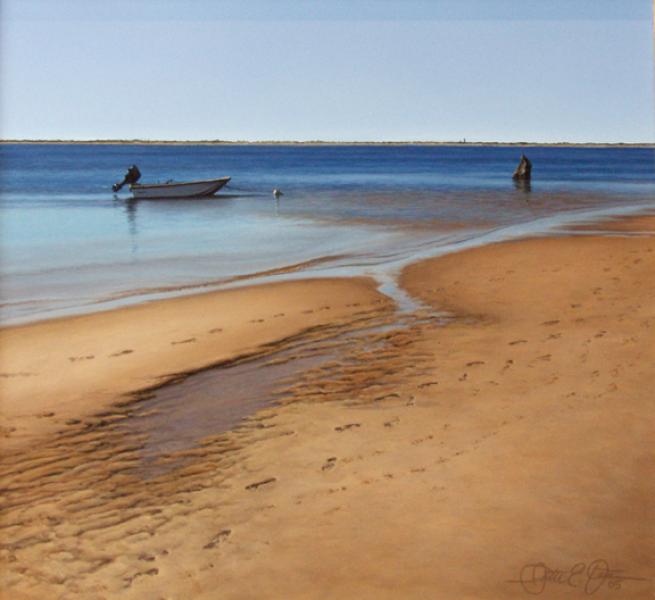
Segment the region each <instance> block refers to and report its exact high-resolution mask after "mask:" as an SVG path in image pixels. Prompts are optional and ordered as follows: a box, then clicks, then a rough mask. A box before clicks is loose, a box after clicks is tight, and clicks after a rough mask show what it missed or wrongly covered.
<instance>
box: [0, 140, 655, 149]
mask: <svg viewBox="0 0 655 600" xmlns="http://www.w3.org/2000/svg"><path fill="white" fill-rule="evenodd" d="M7 144H26V145H35V144H42V145H45V144H50V145H80V146H84V145H86V146H118V145H133V146H460V147H468V146H473V147H508V148H515V147H521V148H531V147H554V148H655V142H652V143H640V142H613V143H604V142H462V141H459V142H454V141H453V142H435V141H405V142H366V141H361V142H328V141H321V140H312V141H293V140H286V141H285V140H281V141H275V140H270V141H257V142H253V141H247V140H237V141H231V140H138V139H137V140H0V145H7Z"/></svg>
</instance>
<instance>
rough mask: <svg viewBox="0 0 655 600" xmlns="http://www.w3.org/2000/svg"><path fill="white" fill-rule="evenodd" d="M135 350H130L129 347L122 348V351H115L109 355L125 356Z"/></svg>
mask: <svg viewBox="0 0 655 600" xmlns="http://www.w3.org/2000/svg"><path fill="white" fill-rule="evenodd" d="M132 352H134V350H130V349H129V348H128V349H127V350H121V351H120V352H114V353H113V354H110V355H109V357H110V358H113V357H115V356H125V355H126V354H132Z"/></svg>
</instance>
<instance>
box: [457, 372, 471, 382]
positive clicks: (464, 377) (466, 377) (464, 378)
mask: <svg viewBox="0 0 655 600" xmlns="http://www.w3.org/2000/svg"><path fill="white" fill-rule="evenodd" d="M468 376H469V375H468V373H462V376H461V377H460V378H459V380H460V381H466V380H467V379H468Z"/></svg>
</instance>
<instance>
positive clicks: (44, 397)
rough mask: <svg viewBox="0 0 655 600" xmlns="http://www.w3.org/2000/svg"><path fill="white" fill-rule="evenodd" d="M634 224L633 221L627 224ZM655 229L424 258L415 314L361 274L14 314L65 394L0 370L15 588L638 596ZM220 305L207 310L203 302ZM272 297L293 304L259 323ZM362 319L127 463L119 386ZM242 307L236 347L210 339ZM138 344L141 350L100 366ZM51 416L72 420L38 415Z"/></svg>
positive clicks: (653, 352) (9, 573)
mask: <svg viewBox="0 0 655 600" xmlns="http://www.w3.org/2000/svg"><path fill="white" fill-rule="evenodd" d="M626 223H628V224H630V225H629V227H628V229H629V230H636V231H640V232H641V233H642V235H640V236H631V237H626V236H625V235H624V234H625V230H624V229H625V227H626V225H625V224H626ZM654 229H655V218H653V217H642V218H637V219H631V220H625V221H622V224H621V226H620V231H619V232H618V235H617V236H615V237H613V236H595V235H589V236H575V237H573V236H571V237H569V236H563V237H555V238H539V239H527V240H521V241H514V242H504V243H499V244H494V245H490V246H485V247H482V248H476V249H472V250H467V251H464V252H461V253H458V254H453V255H448V256H445V257H440V258H437V259H432V260H428V261H424V262H421V263H418V264H415V265H412V266H410V267H408V268H406V269H405V270H404V272H403V274H402V277H401V283H402V285H403V286H404V287H405V288H406V289H407V290H408V291H409V292H410V293H411V294H412V295H414V296H415V297H417V298H419V299H421V300H422V301H423V302H424V303H425V305H426V306H425V308H424V309H421V310H419V311H417V312H416V313H415V314H413V315H406V316H405V317H403V318H402V319H401V321H397V320H396V318H395V317H394V316H393V315H392V314H391V311H390V306H389V303H388V302H385V301H384V300H382V297H381V296H379V295H378V294H377V293H376V292H375V289H374V286H373V285H372V283H371V282H369V281H367V280H355V281H346V280H337V281H323V282H320V281H319V282H306V283H304V284H300V283H299V282H291V283H285V284H276V285H278V286H280V287H279V288H278V289H277V291H275V289H276V288H275V286H273V287H271V286H262V287H258V288H254V287H253V288H248V289H249V292H248V294H251V293H252V296H251V297H248V298H247V302H245V298H246V297H245V296H239V295H236V296H233V297H231V298H228V297H226V296H223V297H222V298H223V300H221V299H220V298H221V296H220V295H211V296H210V295H206V296H203V297H200V296H195V297H192V298H183V299H176V300H174V301H166V302H163V303H153V305H145V306H143V307H135V308H130V309H123V310H121V311H112V312H111V313H104V314H103V315H102V316H97V315H92V316H89V317H79V318H77V319H79V320H75V319H66V320H61V321H56V322H52V323H49V324H40V325H34V326H25V327H21V328H12V329H6V330H4V331H2V336H3V338H2V339H1V340H0V342H2V346H3V348H4V352H5V354H4V355H3V359H2V363H3V371H7V373H14V374H16V373H28V372H37V371H38V372H44V373H47V375H48V377H47V378H46V379H49V378H51V377H52V378H54V382H55V383H54V384H53V385H55V384H56V386H58V387H56V393H55V391H54V390H53V389H50V390H48V389H47V388H48V387H49V384H47V383H45V379H44V383H41V384H38V385H37V380H36V379H35V378H34V377H33V376H29V377H28V376H18V375H16V376H11V377H3V380H2V381H3V383H2V385H3V388H4V389H3V419H4V420H5V423H4V426H5V427H8V428H9V429H10V428H11V427H16V430H15V431H13V432H12V431H10V430H8V431H7V433H8V434H9V435H10V437H9V438H7V442H11V441H12V440H14V442H13V444H14V445H13V446H9V445H7V446H6V448H7V452H5V453H4V454H5V456H4V457H3V464H2V470H3V474H2V479H3V483H4V486H3V487H4V491H3V512H2V522H1V526H2V539H3V543H2V549H1V550H0V559H1V560H2V571H3V579H4V584H5V585H4V594H5V595H4V596H3V597H6V598H44V597H50V598H78V597H83V598H148V599H149V598H153V599H160V598H166V599H182V598H201V599H202V598H207V599H209V598H212V599H213V598H216V597H220V598H358V599H359V598H376V599H377V598H444V599H450V598H476V599H477V598H489V599H496V598H525V597H526V596H527V595H528V591H531V592H535V591H537V592H538V591H540V589H541V588H540V586H541V585H542V584H545V589H544V590H543V597H548V598H582V597H586V593H585V586H588V587H587V588H586V591H587V592H588V591H590V590H591V589H593V590H594V591H595V593H594V597H597V598H610V597H611V598H617V597H619V595H620V596H622V597H630V598H649V597H652V594H653V578H652V573H653V567H655V564H654V563H655V561H654V560H653V557H654V556H655V544H654V542H653V539H654V538H653V535H652V527H653V522H655V514H653V513H654V509H653V503H652V498H653V495H654V492H655V479H654V478H653V476H652V474H653V467H654V466H655V461H654V460H653V441H652V440H653V439H655V438H654V436H653V433H654V432H653V425H652V424H653V402H652V400H653V392H652V389H651V388H652V383H653V381H654V380H655V367H654V365H655V303H654V302H653V299H654V298H655V278H654V277H653V274H654V268H655V239H654V238H653V236H652V235H649V234H648V232H650V231H653V230H654ZM285 286H290V287H288V290H287V291H289V292H291V290H294V291H293V293H289V294H287V293H284V294H283V293H282V292H281V288H284V289H285V290H286V289H287V288H286V287H285ZM297 286H300V287H297ZM339 286H341V287H339ZM271 290H274V291H273V292H271ZM228 293H231V292H222V294H228ZM238 293H239V292H236V291H235V294H238ZM210 297H211V298H212V302H217V303H219V304H220V310H219V305H216V306H214V305H212V307H213V309H212V310H210V311H209V312H205V310H204V309H203V308H202V307H206V306H207V304H206V302H207V301H208V298H210ZM199 298H200V299H199ZM223 302H224V304H221V303H223ZM235 302H236V303H238V306H236V307H235V306H234V305H235ZM183 303H188V304H183ZM193 303H198V304H193ZM327 305H329V306H330V307H331V308H330V309H329V310H328V309H325V310H322V311H321V310H320V308H321V307H322V306H327ZM355 305H359V306H355ZM443 310H447V311H449V313H450V315H451V316H450V318H449V319H447V320H446V321H445V322H444V319H443V317H442V316H441V311H443ZM130 311H131V312H130ZM230 311H234V312H230ZM305 311H314V312H305ZM317 311H318V312H317ZM281 312H284V313H285V315H290V314H293V315H295V316H294V318H293V319H290V323H289V324H288V325H287V326H286V328H284V327H281V326H280V328H278V327H277V326H276V328H275V329H273V328H271V329H266V328H268V327H272V326H271V325H270V323H271V322H274V321H273V320H274V319H275V318H276V317H275V315H276V314H280V313H281ZM149 315H156V316H149ZM181 315H186V316H185V317H181ZM93 318H97V319H99V320H98V321H95V322H94V323H93V329H92V331H91V330H89V329H88V322H86V323H85V321H84V319H93ZM223 318H224V320H222V319H223ZM278 318H279V319H282V317H278ZM149 319H150V320H149ZM258 319H264V320H263V321H262V322H258ZM355 320H358V321H362V320H365V321H367V322H368V323H369V325H370V328H369V329H368V330H363V331H362V332H361V333H360V334H359V335H357V336H355V337H352V338H348V339H346V340H345V341H344V342H343V343H342V345H340V346H339V348H338V352H339V354H338V358H336V359H335V358H332V359H330V360H328V361H327V362H322V363H320V364H317V365H315V366H313V367H311V368H308V369H307V370H306V371H304V372H303V373H302V374H300V375H298V374H295V375H294V376H293V377H291V378H289V380H288V381H286V383H285V385H284V386H283V387H282V388H280V389H279V390H277V391H278V396H277V397H278V398H279V400H280V402H279V405H276V406H272V407H268V408H265V409H263V410H260V411H259V412H257V413H256V414H255V415H253V416H252V417H251V418H250V419H248V420H246V421H245V422H244V423H243V424H242V425H241V426H239V427H237V428H235V429H232V430H231V431H227V432H223V433H220V434H218V435H215V436H205V437H204V438H203V440H202V441H201V442H200V443H199V444H198V445H197V446H195V447H192V448H188V449H187V450H184V451H182V452H178V453H177V454H176V455H175V456H170V457H168V458H169V459H179V458H180V454H182V455H184V458H185V462H184V464H183V465H182V466H179V467H176V468H174V469H171V470H168V471H166V472H163V473H159V474H156V475H155V476H151V477H148V478H144V477H142V476H141V475H139V473H138V466H139V465H140V460H141V454H140V453H141V451H142V449H143V446H144V444H145V439H143V437H139V435H134V434H132V435H127V434H126V432H125V429H124V428H123V427H122V426H121V424H122V423H123V422H124V421H125V420H129V419H135V418H145V417H146V415H140V416H137V415H136V413H134V412H130V411H132V410H133V406H132V405H131V404H130V403H129V402H126V403H124V404H123V405H120V404H119V405H117V404H116V403H115V402H116V396H117V395H122V396H121V397H122V398H125V394H126V393H127V392H128V391H131V390H133V389H135V387H139V388H143V387H148V386H152V385H156V384H157V382H158V381H161V379H162V378H165V377H170V376H171V375H172V373H179V372H181V371H184V370H189V369H198V368H202V367H203V366H207V365H208V364H211V363H214V362H218V361H220V360H222V359H223V358H226V357H228V356H234V353H235V352H237V353H244V352H249V351H253V350H254V351H256V347H257V345H258V344H261V343H269V344H270V343H273V344H274V343H278V341H279V340H280V339H281V338H282V337H289V336H293V335H296V334H298V333H299V332H301V331H303V330H307V329H310V328H311V327H319V329H318V330H317V329H314V330H310V331H309V332H308V335H309V336H310V337H309V339H308V345H306V346H303V349H302V353H306V352H311V351H312V344H316V345H321V344H324V345H325V344H328V343H330V342H329V339H328V338H325V336H323V335H322V333H321V330H320V326H331V325H332V324H337V325H340V326H342V327H346V328H348V327H353V326H354V325H349V324H348V323H349V322H353V321H355ZM71 323H73V324H74V325H75V327H72V326H71ZM101 323H106V325H102V327H108V328H109V329H107V330H105V329H102V328H101ZM128 323H129V324H130V325H129V326H130V329H129V332H128V331H127V330H126V327H127V324H128ZM110 324H112V325H111V327H114V329H113V330H112V329H111V327H110ZM162 324H164V325H162ZM235 324H236V325H238V326H236V330H235V332H234V334H233V335H234V337H233V338H232V339H231V344H232V346H229V345H225V346H224V345H223V342H215V341H214V340H215V339H217V338H214V337H212V336H213V335H215V334H210V333H209V331H210V330H211V329H221V328H222V329H224V331H223V332H222V334H227V332H228V328H229V327H230V326H235ZM30 327H33V329H30ZM257 327H261V328H262V330H263V332H261V335H259V334H257V335H256V334H254V333H251V332H255V331H259V330H258V329H257ZM39 328H45V329H41V332H40V333H39V332H38V329H39ZM110 331H113V332H114V333H113V335H111V334H110ZM35 332H36V333H35ZM76 332H77V333H76ZM246 332H247V333H246ZM258 335H259V336H258ZM30 336H33V337H31V338H30ZM76 336H77V337H76ZM192 339H193V341H189V340H192ZM43 340H50V342H48V343H49V344H51V345H50V346H48V345H47V344H46V343H45V342H44V341H43ZM57 340H58V342H57ZM92 342H93V343H95V344H96V345H95V346H92V345H91V344H92ZM9 344H13V345H14V348H18V349H19V350H20V349H22V350H21V352H22V354H21V352H18V355H19V356H23V361H27V362H20V360H19V358H16V357H15V356H14V354H15V353H14V352H12V353H11V354H8V353H7V348H9V347H11V346H10V345H9ZM21 344H22V346H21ZM35 347H38V348H39V351H37V352H34V348H35ZM155 349H156V351H155ZM164 349H165V351H164ZM235 349H236V350H235ZM55 350H56V353H55ZM124 350H133V353H132V354H126V355H121V354H119V353H120V352H122V351H124ZM137 351H138V352H137ZM182 351H184V354H181V352H182ZM230 351H231V354H230ZM32 352H34V354H35V357H34V359H33V360H34V362H29V361H28V357H29V356H30V355H31V353H32ZM187 352H188V354H186V353H187ZM51 353H55V354H56V356H52V357H51V356H50V355H51ZM112 354H114V355H115V356H112ZM141 354H143V356H142V357H141V358H137V357H138V355H141ZM91 355H93V357H94V358H93V359H89V358H86V357H88V356H91ZM130 357H132V358H131V359H134V360H135V361H136V360H138V361H141V362H139V363H138V368H137V367H136V366H135V367H133V368H134V370H131V368H128V367H125V368H124V370H123V371H120V377H119V376H118V371H114V370H113V369H114V367H112V368H111V369H109V366H108V365H110V364H111V365H113V364H114V363H113V362H110V361H119V360H122V359H126V358H130ZM182 357H183V358H182ZM222 357H223V358H222ZM71 358H74V359H75V360H71ZM99 359H102V361H103V362H104V364H105V365H106V366H105V367H102V365H100V364H99V363H100V360H99ZM9 360H14V361H15V362H14V363H13V364H10V365H8V361H9ZM96 360H98V363H94V361H96ZM91 364H97V365H99V366H96V367H91V366H90V365H91ZM135 364H137V363H135ZM64 368H65V370H64ZM77 368H80V372H79V373H78V372H77V371H75V369H77ZM91 368H94V369H96V370H97V373H95V374H94V373H87V374H86V375H85V374H84V373H83V371H82V369H91ZM46 369H49V370H46ZM60 370H61V373H60V376H58V377H56V378H55V376H54V374H56V373H59V371H60ZM103 373H104V375H103ZM8 386H12V387H8ZM94 386H96V387H94ZM82 390H84V393H82ZM7 391H10V392H11V393H12V394H19V393H20V394H22V395H21V396H20V398H21V408H11V407H10V405H9V403H8V400H7V399H8V398H10V397H11V396H9V395H8V394H7V393H6V392H7ZM48 392H49V393H48ZM55 396H56V397H58V398H59V397H62V398H64V399H66V401H65V402H57V404H56V406H53V403H52V400H53V398H54V397H55ZM68 398H70V399H68ZM133 400H134V398H133ZM136 400H137V405H138V398H137V399H136ZM180 401H184V399H180ZM101 408H102V409H103V410H102V414H96V416H95V417H92V416H91V415H92V413H93V412H94V410H100V409H101ZM11 411H13V412H11ZM44 411H54V412H55V413H56V414H55V415H53V416H44V415H43V413H44ZM78 413H79V414H78ZM75 414H78V416H77V417H75V416H74V415H75ZM39 415H41V416H40V417H39ZM64 418H67V419H68V420H69V422H71V421H70V420H71V419H73V420H75V419H79V420H81V423H78V424H74V423H72V424H70V425H66V426H64V425H65V422H64V423H63V424H62V423H61V422H58V421H57V422H56V423H55V425H56V426H55V425H51V424H49V425H47V426H46V425H43V423H51V422H54V420H55V419H64ZM7 442H6V443H7ZM27 442H29V444H28V443H27ZM162 460H166V457H162ZM596 560H602V561H606V563H607V565H608V566H609V569H612V570H613V571H612V574H611V575H610V574H608V572H607V571H603V565H604V564H605V563H602V562H597V563H595V570H594V571H593V577H592V578H591V579H590V578H589V573H590V572H589V571H588V568H589V565H591V564H592V563H593V561H596ZM537 563H544V564H545V565H547V566H548V567H549V568H551V569H556V570H559V571H562V572H564V574H560V575H558V576H556V577H554V578H555V579H559V581H566V583H558V582H557V581H548V582H543V581H540V580H537V581H531V580H530V573H531V571H530V568H528V569H525V570H523V571H522V569H523V567H524V566H526V565H530V564H533V565H534V564H537ZM582 563H583V564H584V567H583V568H580V567H576V568H575V569H580V572H578V571H577V570H576V571H575V575H574V576H573V577H571V576H569V575H566V573H568V571H569V570H570V569H571V568H573V567H574V565H576V564H582ZM582 569H584V572H583V570H582ZM522 572H523V584H522V583H520V579H521V573H522ZM621 577H624V578H628V579H621ZM646 579H647V580H646ZM617 585H620V590H619V589H616V586H617ZM589 586H591V587H589ZM596 587H597V588H598V589H597V590H596Z"/></svg>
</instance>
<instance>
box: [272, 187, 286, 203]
mask: <svg viewBox="0 0 655 600" xmlns="http://www.w3.org/2000/svg"><path fill="white" fill-rule="evenodd" d="M273 196H275V199H276V200H277V199H278V198H279V197H280V196H284V194H283V193H282V192H281V191H280V190H278V189H277V188H275V189H274V190H273Z"/></svg>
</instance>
